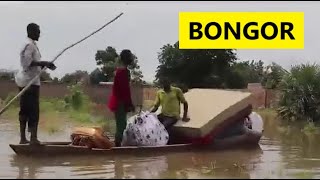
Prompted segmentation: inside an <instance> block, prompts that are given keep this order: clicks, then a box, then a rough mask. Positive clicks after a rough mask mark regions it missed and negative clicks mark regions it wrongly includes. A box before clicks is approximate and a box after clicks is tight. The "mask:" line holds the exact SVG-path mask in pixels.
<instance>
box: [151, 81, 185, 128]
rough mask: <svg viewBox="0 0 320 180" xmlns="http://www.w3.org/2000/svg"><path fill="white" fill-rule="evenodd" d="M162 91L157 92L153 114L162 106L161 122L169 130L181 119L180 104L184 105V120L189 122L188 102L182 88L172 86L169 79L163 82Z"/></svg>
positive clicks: (159, 116) (159, 117)
mask: <svg viewBox="0 0 320 180" xmlns="http://www.w3.org/2000/svg"><path fill="white" fill-rule="evenodd" d="M161 86H162V89H161V90H159V91H158V92H157V96H156V100H155V103H154V107H153V109H152V110H151V112H156V111H157V110H158V108H159V106H161V114H159V115H158V119H159V120H160V122H161V123H162V124H163V125H164V126H165V127H166V129H167V130H169V129H170V128H171V127H172V126H173V125H174V124H175V123H176V122H177V121H178V120H179V119H180V103H183V105H184V112H183V117H182V120H183V121H185V122H187V121H189V118H188V117H187V115H188V102H187V101H186V99H185V98H184V95H183V92H182V90H181V89H180V88H177V87H174V86H171V83H170V81H169V80H168V79H164V80H163V81H162V82H161Z"/></svg>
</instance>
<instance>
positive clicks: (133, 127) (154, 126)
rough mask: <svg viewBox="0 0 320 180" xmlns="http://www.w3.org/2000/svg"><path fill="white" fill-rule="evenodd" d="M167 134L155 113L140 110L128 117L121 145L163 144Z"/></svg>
mask: <svg viewBox="0 0 320 180" xmlns="http://www.w3.org/2000/svg"><path fill="white" fill-rule="evenodd" d="M168 140H169V134H168V132H167V130H166V129H165V127H164V126H163V124H162V123H161V122H160V121H159V120H158V118H157V115H156V114H155V113H150V112H141V113H140V114H137V115H135V116H132V117H131V118H129V119H128V123H127V127H126V129H125V131H124V133H123V140H122V146H163V145H166V144H167V143H168Z"/></svg>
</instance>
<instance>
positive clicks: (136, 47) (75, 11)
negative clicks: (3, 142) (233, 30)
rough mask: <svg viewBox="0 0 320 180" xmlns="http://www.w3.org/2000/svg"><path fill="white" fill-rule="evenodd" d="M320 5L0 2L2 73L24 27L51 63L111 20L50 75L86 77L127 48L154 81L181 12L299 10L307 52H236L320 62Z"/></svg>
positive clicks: (12, 60) (13, 64) (14, 59)
mask: <svg viewBox="0 0 320 180" xmlns="http://www.w3.org/2000/svg"><path fill="white" fill-rule="evenodd" d="M319 9H320V2H316V1H314V2H288V1H284V2H280V1H279V2H276V1H272V2H263V1H260V2H252V1H250V2H249V1H248V2H244V1H243V2H232V1H230V2H226V1H225V2H223V1H221V2H219V1H218V2H217V1H212V2H209V1H181V2H164V1H162V2H160V1H159V2H122V1H118V2H117V1H105V2H102V1H101V2H99V1H90V2H89V1H87V2H71V1H70V2H68V1H61V2H58V1H57V2H44V1H43V2H30V1H28V2H23V1H16V2H9V1H0V23H1V28H0V49H1V51H0V69H10V70H16V69H18V68H19V67H20V65H19V52H20V50H21V48H22V47H23V45H24V43H25V42H26V26H27V25H28V24H29V23H30V22H35V23H37V24H39V25H40V29H41V37H40V40H39V42H38V46H39V49H40V51H41V55H42V58H43V60H47V61H51V60H52V59H53V58H54V57H55V56H56V55H57V54H58V53H59V52H60V51H61V50H63V49H64V48H66V47H67V46H69V45H71V44H72V43H74V42H76V41H78V40H80V39H81V38H83V37H85V36H86V35H88V34H90V33H91V32H93V31H95V30H96V29H98V28H99V27H101V26H102V25H103V24H105V23H107V22H108V21H110V20H111V19H113V18H114V17H115V16H117V15H118V14H120V13H121V12H123V13H124V15H123V16H121V17H120V18H119V19H118V20H117V21H115V22H114V23H112V24H110V25H109V26H107V27H106V28H105V29H103V30H102V31H100V32H98V33H97V34H95V35H94V36H92V37H90V38H89V39H87V40H86V41H84V42H82V43H81V44H79V45H77V46H75V47H73V48H71V49H70V50H68V51H66V52H65V53H64V54H63V55H62V56H60V57H59V59H58V60H57V61H56V63H55V64H56V66H57V69H56V70H55V71H50V70H48V72H49V73H50V74H51V76H53V77H59V78H61V77H62V76H63V75H64V74H66V73H72V72H74V71H75V70H85V71H88V72H89V73H90V72H91V71H92V70H94V69H95V68H96V67H97V66H96V63H95V53H96V51H97V50H104V49H106V47H107V46H112V47H115V48H116V50H117V51H118V52H120V51H121V50H122V49H130V50H131V51H132V52H133V53H134V54H135V55H136V56H137V57H138V60H139V64H140V66H141V70H142V73H143V75H144V79H145V80H146V81H153V79H154V75H155V73H156V69H157V66H158V59H157V56H158V53H159V52H160V48H161V47H162V46H164V45H166V44H173V43H175V42H177V41H178V23H179V22H178V14H179V11H212V12H214V11H265V12H270V11H271V12H272V11H285V12H286V11H293V12H295V11H298V12H304V15H305V48H304V49H302V50H238V51H237V55H238V58H239V59H240V60H241V61H245V60H262V61H264V62H265V63H266V64H270V63H271V62H276V63H278V64H280V65H281V66H283V67H285V68H287V69H288V68H290V67H291V65H295V64H299V63H306V62H310V63H314V62H316V63H319V61H320V59H319V58H318V54H319V53H318V52H319V48H320V46H319V42H320V34H319V33H320V23H319V17H320V11H319Z"/></svg>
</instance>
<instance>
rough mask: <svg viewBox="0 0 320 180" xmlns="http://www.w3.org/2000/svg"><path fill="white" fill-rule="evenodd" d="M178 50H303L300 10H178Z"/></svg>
mask: <svg viewBox="0 0 320 180" xmlns="http://www.w3.org/2000/svg"><path fill="white" fill-rule="evenodd" d="M179 48H180V49H303V48H304V13H303V12H180V13H179Z"/></svg>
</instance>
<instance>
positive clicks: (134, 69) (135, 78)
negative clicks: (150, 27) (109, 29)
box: [95, 46, 143, 83]
mask: <svg viewBox="0 0 320 180" xmlns="http://www.w3.org/2000/svg"><path fill="white" fill-rule="evenodd" d="M95 60H96V64H97V66H98V67H99V68H100V69H101V71H102V72H103V74H104V75H105V76H106V81H113V78H114V71H115V69H116V67H117V65H118V61H119V54H118V53H117V51H116V49H115V48H113V47H111V46H108V47H107V48H106V50H98V51H97V53H96V55H95ZM128 69H129V70H130V72H131V81H132V82H134V83H143V80H142V78H143V75H142V72H141V70H140V66H139V65H138V58H137V57H136V56H135V55H134V63H133V64H132V65H131V66H129V67H128Z"/></svg>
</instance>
